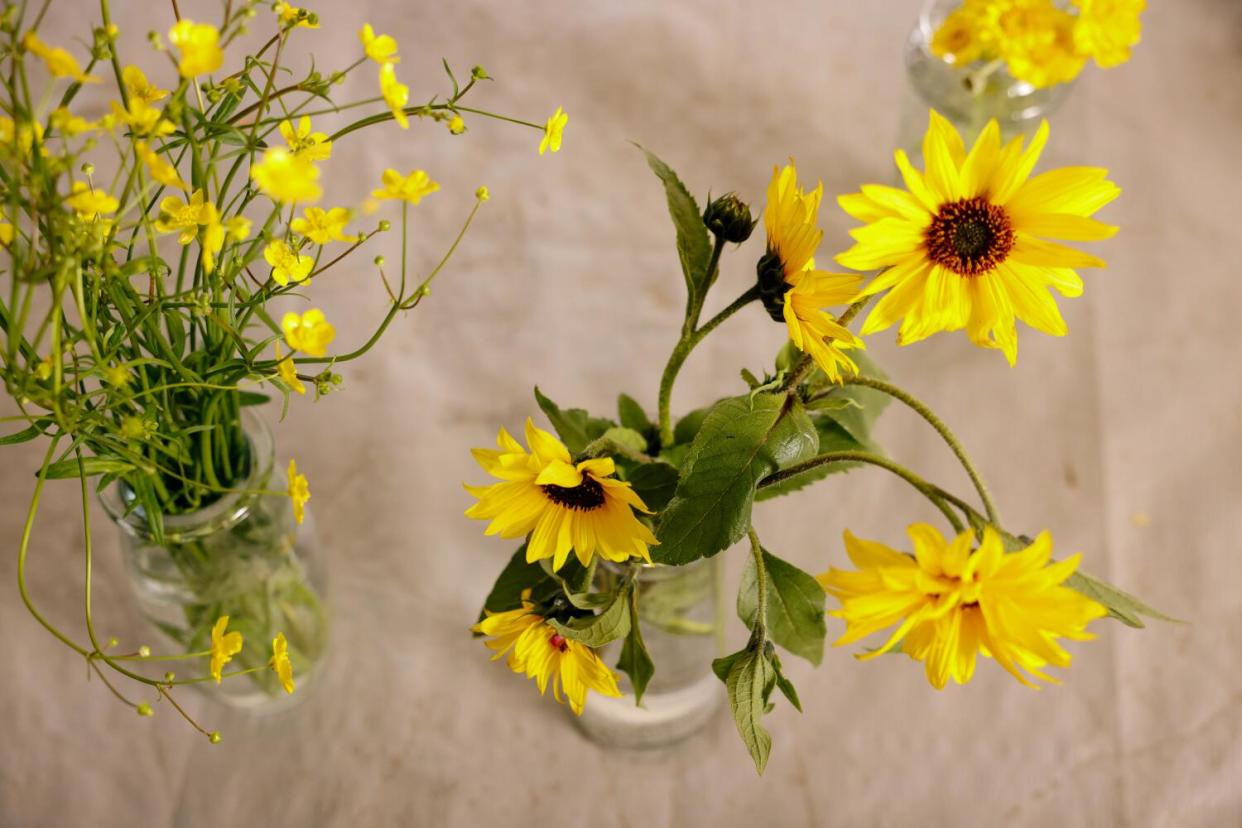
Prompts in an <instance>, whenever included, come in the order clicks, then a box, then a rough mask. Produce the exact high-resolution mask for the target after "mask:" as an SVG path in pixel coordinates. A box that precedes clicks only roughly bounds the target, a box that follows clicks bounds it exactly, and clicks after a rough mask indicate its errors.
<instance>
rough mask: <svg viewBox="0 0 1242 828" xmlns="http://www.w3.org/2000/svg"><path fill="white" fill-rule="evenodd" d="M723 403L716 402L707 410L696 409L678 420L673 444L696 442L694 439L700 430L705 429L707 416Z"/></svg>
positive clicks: (674, 427) (674, 428)
mask: <svg viewBox="0 0 1242 828" xmlns="http://www.w3.org/2000/svg"><path fill="white" fill-rule="evenodd" d="M721 402H723V400H716V402H715V403H713V404H712V405H709V406H707V407H706V408H696V409H694V410H693V411H691V412H690V413H689V414H687V415H686V416H684V417H682V418H681V419H680V420H678V421H677V424H676V425H675V426H673V443H674V444H676V445H684V444H688V443H692V442H694V438H695V437H696V436H697V435H698V433H699V429H700V428H702V427H703V421H704V420H705V419H707V415H708V414H709V413H711V410H712V409H713V408H715V407H716V406H717V405H719V404H720V403H721Z"/></svg>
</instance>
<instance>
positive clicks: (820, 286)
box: [757, 163, 863, 382]
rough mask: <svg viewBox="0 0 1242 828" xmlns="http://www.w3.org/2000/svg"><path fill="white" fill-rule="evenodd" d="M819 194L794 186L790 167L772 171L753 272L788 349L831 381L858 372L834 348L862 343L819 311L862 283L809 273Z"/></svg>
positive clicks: (794, 173)
mask: <svg viewBox="0 0 1242 828" xmlns="http://www.w3.org/2000/svg"><path fill="white" fill-rule="evenodd" d="M823 195H824V185H823V184H820V185H819V186H817V187H816V188H815V189H814V190H812V191H811V192H809V193H807V192H804V191H803V190H802V189H801V188H800V187H798V171H797V169H796V168H795V167H794V165H793V164H792V163H790V164H789V165H788V166H786V167H784V168H783V169H782V168H777V169H775V170H773V172H772V181H771V183H770V184H769V185H768V203H767V206H766V207H765V208H764V210H763V226H764V229H765V231H766V232H767V237H768V244H767V252H766V253H765V254H764V256H763V258H761V259H760V260H759V265H758V267H757V270H758V276H759V291H760V295H761V297H762V298H763V304H764V307H765V308H766V309H767V311H768V314H769V315H770V316H771V317H772V318H773V319H774V320H776V321H778V322H779V321H781V320H782V319H783V320H784V321H785V324H786V326H787V327H788V328H789V338H790V339H791V340H793V343H794V345H796V346H797V347H798V348H799V349H801V350H802V351H804V352H806V353H808V354H810V355H811V357H812V358H813V359H814V360H815V364H816V365H818V366H819V367H820V368H821V369H822V370H823V372H824V373H825V374H827V375H828V377H829V379H831V380H833V381H834V382H835V381H838V380H839V379H840V377H841V372H842V371H846V372H848V373H858V366H856V365H855V364H854V361H853V360H851V359H850V358H849V357H848V356H846V355H845V354H844V353H842V352H841V350H840V349H841V348H861V347H863V343H862V340H860V339H858V337H856V336H854V334H852V333H850V331H849V330H847V329H846V328H845V327H844V326H843V325H840V324H838V323H837V321H836V320H835V319H834V318H833V317H832V316H831V315H830V314H828V313H825V312H824V311H823V310H822V309H823V308H825V307H828V306H831V305H842V304H846V303H848V302H850V301H851V300H852V299H853V298H854V297H855V296H856V295H857V294H858V288H859V286H860V285H861V284H862V279H861V277H859V276H856V275H851V274H843V273H827V272H825V271H822V270H816V269H815V260H814V258H813V257H814V255H815V251H816V249H817V248H818V247H819V243H820V240H821V239H823V237H824V231H823V230H820V229H819V225H818V222H817V218H816V216H817V214H818V212H819V204H820V201H821V199H822V198H823Z"/></svg>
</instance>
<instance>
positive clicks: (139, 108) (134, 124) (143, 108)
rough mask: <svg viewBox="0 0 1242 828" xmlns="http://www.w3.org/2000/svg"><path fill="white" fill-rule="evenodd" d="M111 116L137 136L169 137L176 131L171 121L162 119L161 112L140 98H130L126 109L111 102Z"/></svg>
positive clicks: (115, 102)
mask: <svg viewBox="0 0 1242 828" xmlns="http://www.w3.org/2000/svg"><path fill="white" fill-rule="evenodd" d="M112 115H113V117H114V118H116V120H118V121H120V122H121V123H123V124H125V125H126V126H128V127H129V129H130V132H132V133H134V134H135V135H138V136H143V137H158V136H161V135H169V134H171V133H173V132H175V131H176V129H177V128H176V127H175V126H174V125H173V122H172V121H170V120H168V119H167V118H165V117H164V113H163V112H161V111H160V110H158V109H156V108H155V107H153V106H151V105H150V104H149V103H147V102H146V101H144V100H142V99H141V98H130V100H129V107H128V108H125V107H122V106H121V104H120V103H119V102H117V101H113V102H112Z"/></svg>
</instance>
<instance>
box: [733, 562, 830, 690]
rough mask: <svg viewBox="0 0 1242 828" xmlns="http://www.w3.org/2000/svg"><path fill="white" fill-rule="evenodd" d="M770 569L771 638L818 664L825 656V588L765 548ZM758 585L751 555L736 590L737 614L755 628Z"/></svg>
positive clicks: (765, 565) (826, 630) (769, 617)
mask: <svg viewBox="0 0 1242 828" xmlns="http://www.w3.org/2000/svg"><path fill="white" fill-rule="evenodd" d="M763 565H764V569H765V570H766V571H767V584H768V613H767V615H768V617H767V618H766V619H765V621H766V626H767V632H768V634H769V635H770V636H771V638H772V640H773V641H774V642H776V643H777V644H779V645H780V646H782V647H784V648H785V649H786V650H788V651H789V652H791V653H793V654H794V655H796V656H801V657H802V658H805V659H806V660H807V661H809V662H811V663H812V664H815V665H817V666H818V664H819V663H820V661H822V660H823V657H824V637H825V636H826V635H827V634H828V627H827V625H826V624H825V622H824V590H823V588H822V587H821V586H820V585H819V582H818V581H816V580H815V578H814V577H812V576H811V575H809V574H807V573H806V572H803V571H802V570H801V569H799V568H798V567H796V566H794V565H793V564H791V563H788V562H787V561H783V560H781V559H780V558H778V557H776V556H775V555H773V554H772V553H770V552H768V551H767V550H766V549H765V550H763ZM758 603H759V595H758V584H757V581H756V572H755V560H754V558H753V557H749V558H747V560H746V568H745V569H744V570H743V571H742V584H741V586H740V587H739V589H738V593H737V614H738V617H739V618H741V619H742V621H743V622H745V624H746V626H748V627H753V626H755V623H756V621H757V616H758Z"/></svg>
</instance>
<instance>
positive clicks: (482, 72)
mask: <svg viewBox="0 0 1242 828" xmlns="http://www.w3.org/2000/svg"><path fill="white" fill-rule="evenodd" d="M470 77H472V78H474V79H475V80H491V79H492V76H491V75H489V74H487V70H486V69H484V68H483V67H482V66H476V67H474V68H473V69H471V70H470Z"/></svg>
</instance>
